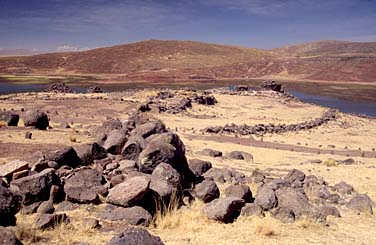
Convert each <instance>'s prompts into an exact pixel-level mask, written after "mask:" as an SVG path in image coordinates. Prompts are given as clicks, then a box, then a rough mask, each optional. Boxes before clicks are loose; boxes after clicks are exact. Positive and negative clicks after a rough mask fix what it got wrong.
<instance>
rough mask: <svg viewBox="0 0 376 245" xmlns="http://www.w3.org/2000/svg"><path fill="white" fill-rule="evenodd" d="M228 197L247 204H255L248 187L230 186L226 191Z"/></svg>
mask: <svg viewBox="0 0 376 245" xmlns="http://www.w3.org/2000/svg"><path fill="white" fill-rule="evenodd" d="M225 195H226V197H237V198H240V199H243V200H244V201H245V202H253V200H254V199H253V196H252V192H251V189H249V186H247V185H230V186H229V187H227V188H226V190H225Z"/></svg>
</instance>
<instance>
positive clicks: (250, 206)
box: [240, 203, 265, 217]
mask: <svg viewBox="0 0 376 245" xmlns="http://www.w3.org/2000/svg"><path fill="white" fill-rule="evenodd" d="M240 215H241V216H260V217H263V216H265V214H264V212H263V211H262V208H261V207H260V206H259V205H257V204H256V203H246V204H245V206H244V207H243V208H242V210H241V211H240Z"/></svg>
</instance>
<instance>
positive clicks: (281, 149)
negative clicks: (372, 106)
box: [0, 49, 376, 244]
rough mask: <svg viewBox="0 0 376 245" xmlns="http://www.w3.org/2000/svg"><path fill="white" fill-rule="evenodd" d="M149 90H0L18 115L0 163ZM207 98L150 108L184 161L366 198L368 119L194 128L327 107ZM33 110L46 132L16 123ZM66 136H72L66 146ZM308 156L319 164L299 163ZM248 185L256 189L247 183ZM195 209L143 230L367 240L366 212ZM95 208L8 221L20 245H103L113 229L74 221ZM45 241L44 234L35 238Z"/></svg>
mask: <svg viewBox="0 0 376 245" xmlns="http://www.w3.org/2000/svg"><path fill="white" fill-rule="evenodd" d="M239 50H240V51H242V50H241V49H239ZM242 52H243V51H242ZM257 52H258V51H257ZM278 52H282V51H278ZM56 55H58V54H56ZM66 55H68V56H69V55H73V54H66ZM166 55H167V54H166ZM333 55H335V54H333ZM40 57H43V56H40ZM167 60H168V58H167ZM155 94H156V91H152V90H144V91H138V92H118V93H109V94H85V95H83V94H53V93H25V94H18V95H4V96H1V97H0V99H1V102H0V109H7V110H9V109H13V110H15V111H16V112H17V113H20V117H21V121H20V123H19V127H13V128H12V127H0V164H1V163H5V162H7V161H9V160H12V159H28V157H29V156H30V155H31V154H32V153H33V152H35V151H37V150H52V149H60V148H61V147H62V146H73V147H75V146H78V145H80V144H83V143H87V142H92V141H94V140H95V139H96V137H97V135H96V133H95V132H96V131H95V127H96V126H98V125H101V124H102V122H103V121H104V120H106V119H108V118H119V119H120V120H127V119H128V117H129V115H130V113H132V112H133V111H134V110H135V108H136V107H137V106H138V105H139V104H140V103H142V102H145V101H146V100H147V97H148V96H151V95H155ZM213 95H214V96H215V97H216V99H217V100H218V103H217V104H216V105H213V106H205V105H198V104H193V107H192V108H191V109H188V110H187V111H186V112H182V113H178V114H168V113H156V112H150V113H151V114H153V116H155V117H157V118H159V119H161V120H162V121H163V122H164V123H165V124H166V125H167V127H169V128H170V129H172V130H173V131H175V132H176V133H177V134H178V135H179V136H180V137H181V139H182V141H183V142H184V144H185V146H186V153H187V157H188V158H189V159H192V158H199V159H202V160H208V161H210V162H212V164H213V166H215V167H230V168H234V169H236V170H239V171H241V172H243V173H245V174H246V175H250V174H251V173H252V171H253V170H255V169H260V170H263V171H268V172H270V173H271V174H273V175H275V176H280V175H282V174H285V173H287V171H289V170H291V169H294V168H296V169H299V170H301V171H303V172H305V173H306V174H314V175H317V176H322V177H323V178H324V179H325V180H326V181H328V182H329V184H331V185H334V184H335V183H338V182H340V181H345V182H347V183H349V184H351V185H352V186H353V187H354V188H355V190H356V191H358V192H359V193H364V194H368V195H369V197H370V198H371V199H372V200H376V154H375V147H376V120H375V119H371V118H361V117H357V116H352V115H347V114H342V113H340V114H339V118H338V119H337V120H335V121H330V122H329V123H327V124H324V125H322V126H320V127H318V128H314V129H311V130H303V131H299V132H289V133H283V134H266V135H264V136H263V137H261V136H260V137H259V136H255V135H252V136H239V135H211V134H206V133H205V134H204V133H202V131H201V130H202V129H204V128H206V127H209V126H223V125H225V124H231V123H235V124H238V125H241V124H248V125H255V124H259V123H265V124H268V123H274V124H282V123H285V124H293V123H300V122H304V121H307V120H311V119H314V118H318V117H320V116H321V114H322V113H323V112H324V111H326V110H327V108H323V107H320V106H315V105H310V104H305V103H302V102H299V101H294V100H292V101H291V100H285V99H281V98H274V97H272V96H256V95H254V96H239V95H225V94H216V93H214V94H213ZM34 108H39V109H41V110H44V111H47V112H48V115H49V118H50V124H51V126H52V128H51V129H48V130H46V131H40V130H36V129H30V128H25V127H24V126H23V123H22V117H23V113H24V112H23V111H27V110H28V109H34ZM61 122H68V123H69V124H70V125H71V126H72V128H70V129H65V128H60V124H61ZM26 131H29V132H31V133H32V139H25V137H24V136H25V132H26ZM72 137H74V138H75V139H76V140H75V141H76V142H72ZM204 148H211V149H215V150H219V151H222V152H223V153H224V155H226V153H228V152H230V151H233V150H240V151H244V152H248V153H251V154H252V155H253V158H254V160H253V161H240V160H232V159H229V158H227V157H221V158H212V157H208V156H202V155H200V154H198V153H197V152H198V151H200V150H202V149H204ZM362 153H365V154H363V155H362ZM349 157H351V158H353V159H354V160H355V164H352V165H327V164H325V163H326V161H327V160H328V159H335V160H344V159H346V158H349ZM314 159H320V160H322V161H323V163H307V161H309V160H314ZM225 187H226V184H221V185H220V189H221V190H223V189H224V188H225ZM250 187H251V189H252V192H253V193H256V191H257V186H256V185H251V186H250ZM202 205H203V204H202V203H200V202H199V201H196V202H195V203H194V204H193V205H192V207H191V208H190V209H180V210H174V211H172V212H171V213H170V214H169V215H167V216H165V217H159V218H158V219H157V220H156V221H155V224H154V225H152V226H150V227H149V228H148V229H149V230H150V231H151V233H153V234H155V235H158V236H160V237H161V239H162V240H163V241H164V242H165V243H166V244H376V237H375V236H374V234H375V232H376V228H375V227H376V219H375V216H373V215H368V214H357V213H356V212H353V211H350V210H347V209H344V210H340V211H341V215H342V217H341V218H333V217H328V220H327V221H326V223H324V224H323V223H316V222H314V221H311V220H308V219H302V220H299V221H297V222H295V223H293V224H283V223H281V222H280V221H278V220H276V219H274V218H272V217H269V216H268V215H267V217H265V218H258V217H249V218H244V217H242V218H239V219H238V220H236V221H235V222H234V223H232V224H222V223H218V222H215V221H211V220H208V219H207V218H205V217H204V215H203V214H202V213H201V207H202ZM102 206H103V205H99V206H92V205H88V206H86V207H83V208H80V209H78V210H74V211H70V212H67V213H68V216H69V217H71V220H72V223H71V225H68V226H60V227H58V228H56V229H54V230H47V231H43V232H42V231H38V230H33V229H32V228H31V225H30V224H31V223H32V222H33V219H34V218H35V215H22V214H18V225H17V226H16V227H15V228H14V230H17V234H18V235H19V236H21V237H22V239H23V241H24V242H25V243H26V244H29V243H46V244H72V243H73V242H84V241H85V242H88V243H89V244H105V243H106V242H108V241H109V240H110V239H111V237H113V236H114V235H115V234H117V233H118V232H119V231H121V230H122V228H123V227H122V226H121V225H120V226H119V225H118V224H117V225H114V224H111V223H103V224H102V225H103V227H102V228H101V229H100V230H99V231H93V230H90V229H88V228H87V227H84V226H83V225H82V224H81V218H82V217H90V216H92V215H93V212H95V211H96V210H98V209H100V208H102ZM46 237H50V239H49V240H45V238H46Z"/></svg>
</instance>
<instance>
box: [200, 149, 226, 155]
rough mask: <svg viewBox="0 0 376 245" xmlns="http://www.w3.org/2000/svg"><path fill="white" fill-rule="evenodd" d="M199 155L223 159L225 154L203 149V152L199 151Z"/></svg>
mask: <svg viewBox="0 0 376 245" xmlns="http://www.w3.org/2000/svg"><path fill="white" fill-rule="evenodd" d="M198 153H199V154H201V155H204V156H209V157H221V156H222V154H223V153H222V152H221V151H216V150H212V149H203V150H202V151H199V152H198Z"/></svg>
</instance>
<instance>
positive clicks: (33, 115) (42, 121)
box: [23, 110, 49, 130]
mask: <svg viewBox="0 0 376 245" xmlns="http://www.w3.org/2000/svg"><path fill="white" fill-rule="evenodd" d="M23 121H24V125H25V126H26V127H29V126H30V127H35V128H37V129H41V130H45V129H47V127H48V126H49V120H48V116H47V114H46V113H45V112H42V111H39V110H29V111H27V112H26V113H25V115H24V117H23Z"/></svg>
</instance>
